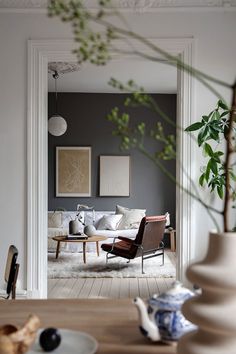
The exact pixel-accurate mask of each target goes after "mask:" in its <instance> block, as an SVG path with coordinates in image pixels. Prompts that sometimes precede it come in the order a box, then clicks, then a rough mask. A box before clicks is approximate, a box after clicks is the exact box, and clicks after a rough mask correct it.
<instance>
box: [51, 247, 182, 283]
mask: <svg viewBox="0 0 236 354" xmlns="http://www.w3.org/2000/svg"><path fill="white" fill-rule="evenodd" d="M161 264H162V256H159V257H154V258H150V259H147V260H145V261H144V272H145V274H142V273H141V257H138V258H135V259H133V260H131V261H130V263H127V260H125V259H124V258H120V257H116V258H113V259H110V260H109V261H108V264H106V253H105V252H103V251H101V252H100V256H99V257H98V256H97V254H96V253H87V264H84V263H83V255H82V253H68V252H61V253H60V255H59V257H58V259H55V253H49V254H48V278H50V279H53V278H152V277H157V278H162V277H163V278H175V275H176V271H175V270H176V269H175V257H174V254H173V253H172V252H165V263H164V265H163V266H162V265H161Z"/></svg>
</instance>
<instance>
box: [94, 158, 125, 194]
mask: <svg viewBox="0 0 236 354" xmlns="http://www.w3.org/2000/svg"><path fill="white" fill-rule="evenodd" d="M99 195H100V196H102V197H105V196H115V197H118V196H119V197H129V195H130V156H111V155H109V156H106V155H102V156H100V186H99Z"/></svg>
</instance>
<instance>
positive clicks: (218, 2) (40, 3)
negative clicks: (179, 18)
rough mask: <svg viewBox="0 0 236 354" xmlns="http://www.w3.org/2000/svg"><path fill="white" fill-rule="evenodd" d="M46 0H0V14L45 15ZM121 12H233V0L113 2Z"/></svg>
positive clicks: (91, 3) (92, 0) (90, 2)
mask: <svg viewBox="0 0 236 354" xmlns="http://www.w3.org/2000/svg"><path fill="white" fill-rule="evenodd" d="M47 4H48V1H47V0H0V13H1V12H3V13H7V12H9V13H47ZM84 4H85V6H86V8H88V9H90V10H97V9H98V5H97V1H96V0H84ZM112 6H113V7H115V8H116V9H118V10H119V11H121V12H176V11H183V12H185V11H188V12H196V11H223V12H225V11H235V10H236V1H235V0H113V1H112Z"/></svg>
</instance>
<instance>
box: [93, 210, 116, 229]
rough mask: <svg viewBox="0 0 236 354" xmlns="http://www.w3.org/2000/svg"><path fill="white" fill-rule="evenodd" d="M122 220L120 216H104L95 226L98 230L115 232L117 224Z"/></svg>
mask: <svg viewBox="0 0 236 354" xmlns="http://www.w3.org/2000/svg"><path fill="white" fill-rule="evenodd" d="M121 218H122V214H114V215H104V216H103V217H102V218H101V219H100V221H99V223H98V226H97V229H98V230H116V229H117V227H118V225H119V222H120V220H121Z"/></svg>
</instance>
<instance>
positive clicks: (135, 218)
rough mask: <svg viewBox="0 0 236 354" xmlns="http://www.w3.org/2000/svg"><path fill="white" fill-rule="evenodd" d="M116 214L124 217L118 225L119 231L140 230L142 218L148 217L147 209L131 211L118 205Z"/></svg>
mask: <svg viewBox="0 0 236 354" xmlns="http://www.w3.org/2000/svg"><path fill="white" fill-rule="evenodd" d="M116 214H122V215H123V216H122V218H121V221H120V223H119V225H118V229H119V230H126V229H138V228H139V225H140V222H141V220H142V218H143V217H144V216H145V215H146V209H129V208H126V207H122V206H120V205H117V206H116Z"/></svg>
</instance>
